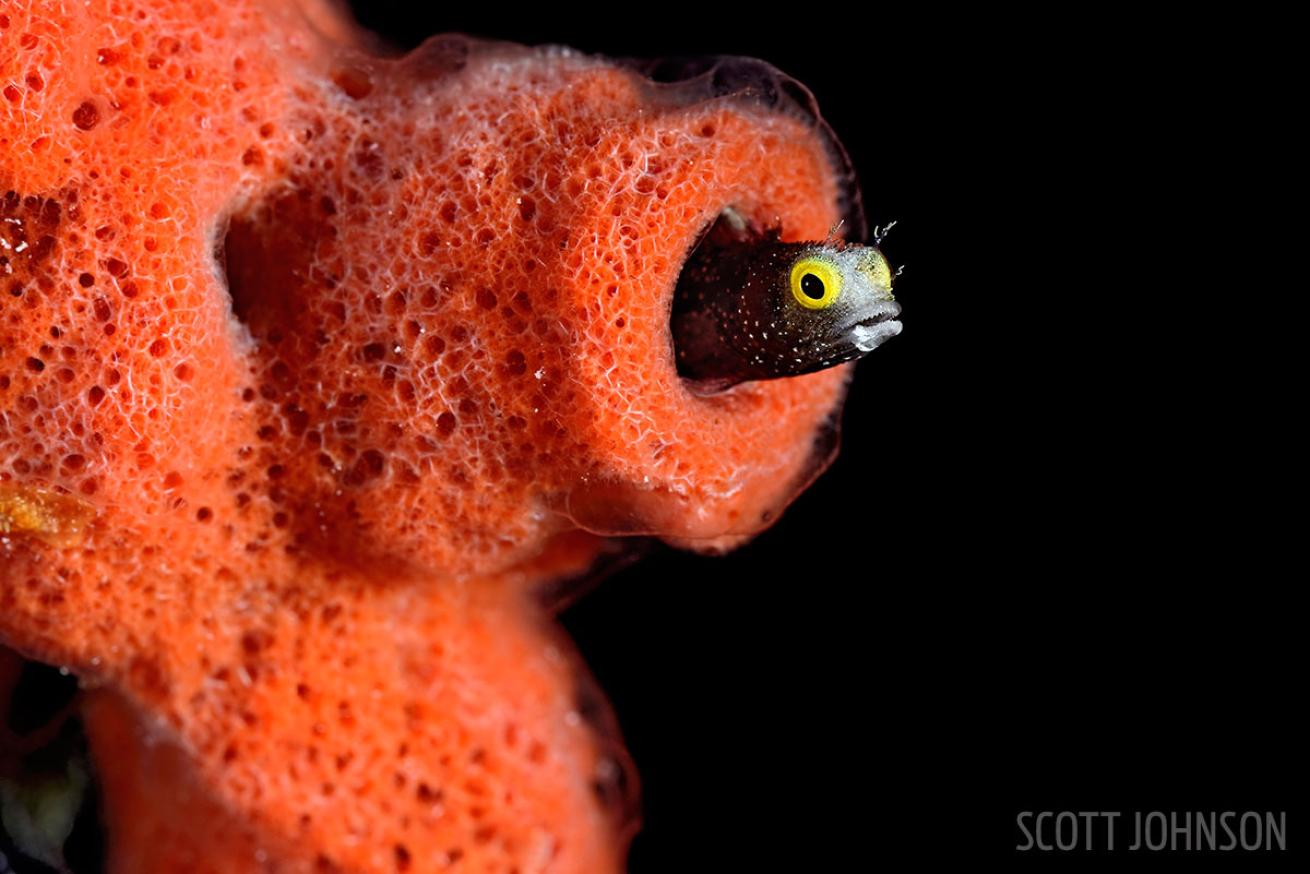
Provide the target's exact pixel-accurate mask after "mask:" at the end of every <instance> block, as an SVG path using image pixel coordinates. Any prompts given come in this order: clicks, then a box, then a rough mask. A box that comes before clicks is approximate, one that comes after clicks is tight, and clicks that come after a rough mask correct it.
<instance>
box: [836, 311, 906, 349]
mask: <svg viewBox="0 0 1310 874" xmlns="http://www.w3.org/2000/svg"><path fill="white" fill-rule="evenodd" d="M900 314H901V305H900V304H898V303H896V302H894V301H887V302H886V303H884V304H881V305H880V306H879V308H878V312H876V313H875V314H873V315H872V316H868V317H867V318H863V319H860V320H859V321H858V322H854V323H853V324H851V325H850V326H848V328H847V331H846V337H847V339H848V340H849V341H850V343H851V344H852V345H853V346H854V347H855V348H856V349H858V350H859V351H860V352H861V353H864V352H872V351H873V350H874V349H877V348H878V347H879V346H881V345H882V344H883V343H886V342H887V341H888V340H890V339H891V338H892V337H895V336H896V335H897V334H899V333H900V332H901V323H900V322H899V321H898V320H897V319H896V317H897V316H899V315H900Z"/></svg>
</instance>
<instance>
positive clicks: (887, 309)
mask: <svg viewBox="0 0 1310 874" xmlns="http://www.w3.org/2000/svg"><path fill="white" fill-rule="evenodd" d="M900 314H901V305H900V304H898V303H896V302H895V301H885V302H883V303H882V304H881V308H880V309H879V311H878V312H877V313H875V314H874V315H872V316H869V317H868V318H864V319H860V320H859V321H855V322H851V323H850V324H848V325H846V326H845V327H844V328H843V329H842V332H843V333H847V334H849V333H850V332H852V331H854V330H855V329H856V328H872V327H873V326H874V325H880V324H882V323H884V322H890V321H892V320H893V319H895V318H896V317H897V316H899V315H900Z"/></svg>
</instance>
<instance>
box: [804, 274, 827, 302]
mask: <svg viewBox="0 0 1310 874" xmlns="http://www.w3.org/2000/svg"><path fill="white" fill-rule="evenodd" d="M801 291H802V292H804V293H805V296H806V297H808V298H810V299H811V300H823V280H822V279H820V278H819V277H817V276H815V275H814V274H813V273H806V274H805V275H804V276H802V277H801Z"/></svg>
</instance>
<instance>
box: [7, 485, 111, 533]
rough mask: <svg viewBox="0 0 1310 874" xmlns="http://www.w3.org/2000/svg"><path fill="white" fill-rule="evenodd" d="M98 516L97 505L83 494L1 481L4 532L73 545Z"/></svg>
mask: <svg viewBox="0 0 1310 874" xmlns="http://www.w3.org/2000/svg"><path fill="white" fill-rule="evenodd" d="M94 517H95V508H94V507H92V506H91V505H90V504H89V503H87V502H86V501H83V500H82V499H81V498H75V497H73V496H72V495H61V494H59V493H58V492H54V491H50V490H49V489H42V488H37V487H35V486H16V485H12V484H9V483H0V536H4V535H9V534H27V535H30V536H32V537H35V538H37V539H38V540H43V541H45V542H46V543H49V544H50V545H51V546H72V545H73V544H75V543H77V542H78V541H79V540H81V539H82V533H83V531H84V530H85V529H86V526H87V524H88V523H89V522H90V521H91V520H92V519H93V518H94Z"/></svg>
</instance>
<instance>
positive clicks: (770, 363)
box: [672, 233, 901, 391]
mask: <svg viewBox="0 0 1310 874" xmlns="http://www.w3.org/2000/svg"><path fill="white" fill-rule="evenodd" d="M891 281H892V274H891V271H890V269H889V268H888V266H887V262H886V260H885V259H884V258H883V256H882V253H881V252H879V251H878V250H877V249H876V248H874V247H872V246H859V245H855V244H848V243H841V242H825V243H784V242H782V241H781V240H780V239H778V235H777V234H776V233H773V234H769V235H766V236H763V237H755V238H753V239H730V240H727V241H726V242H720V243H718V244H716V245H709V246H707V245H701V246H699V247H698V248H697V249H696V251H695V252H693V253H692V255H691V257H690V258H689V259H688V262H687V264H686V265H685V266H684V268H683V271H682V277H681V279H680V280H679V283H678V289H677V291H676V293H675V295H674V302H673V316H672V330H673V338H674V349H675V355H676V359H677V365H678V372H679V374H681V375H682V376H683V377H685V378H687V379H690V380H694V381H696V382H697V383H698V384H699V386H700V388H701V389H702V390H706V391H720V390H722V389H724V388H727V387H729V386H731V385H735V384H736V383H739V382H744V381H747V380H756V379H774V378H778V377H786V376H799V375H800V374H804V373H812V372H814V371H816V370H823V369H825V368H828V367H833V366H835V365H837V364H841V363H842V362H845V361H851V360H854V359H856V358H859V357H860V356H862V355H864V354H866V353H868V352H870V351H872V350H873V349H874V348H875V347H877V346H878V345H879V344H881V343H882V342H883V341H884V340H886V339H888V338H890V337H893V336H895V335H896V334H898V333H900V330H901V324H900V322H899V321H895V318H896V316H897V315H899V314H900V305H899V304H897V303H895V302H894V300H893V298H892V293H891Z"/></svg>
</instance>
